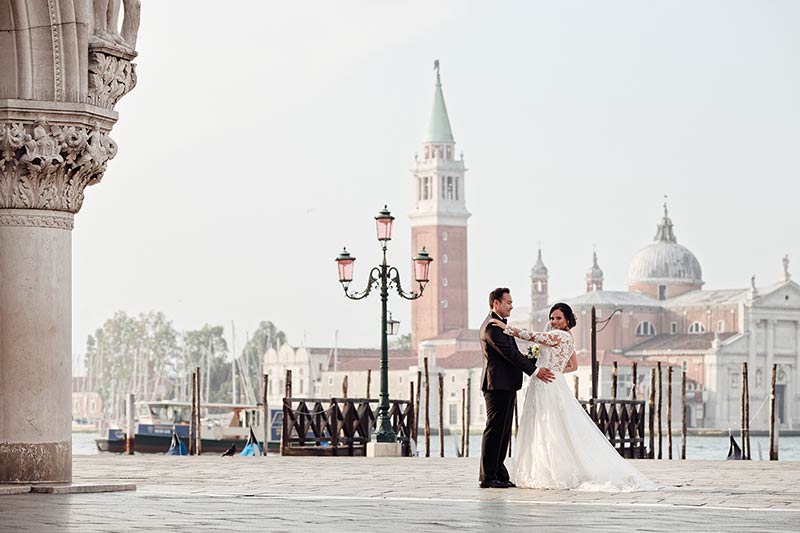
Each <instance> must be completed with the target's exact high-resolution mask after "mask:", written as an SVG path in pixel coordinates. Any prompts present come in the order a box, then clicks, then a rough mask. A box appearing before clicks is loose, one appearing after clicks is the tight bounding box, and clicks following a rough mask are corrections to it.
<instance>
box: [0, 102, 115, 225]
mask: <svg viewBox="0 0 800 533" xmlns="http://www.w3.org/2000/svg"><path fill="white" fill-rule="evenodd" d="M116 154H117V144H116V143H115V142H114V140H113V139H112V138H111V137H109V135H108V133H106V132H103V131H101V130H100V125H99V123H97V122H95V123H94V126H91V127H87V126H84V125H70V124H67V125H62V124H55V123H50V122H48V120H46V119H45V118H39V119H38V120H36V121H35V122H33V123H30V122H11V121H8V122H0V209H2V208H5V209H44V210H50V211H67V212H69V213H77V212H78V211H79V210H80V208H81V206H82V205H83V190H84V189H85V188H86V187H87V186H89V185H94V184H95V183H98V182H99V181H100V179H101V178H102V177H103V173H104V172H105V170H106V165H107V163H108V161H109V160H111V159H112V158H113V157H114V156H115V155H116Z"/></svg>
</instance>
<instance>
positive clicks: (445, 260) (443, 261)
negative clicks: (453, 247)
mask: <svg viewBox="0 0 800 533" xmlns="http://www.w3.org/2000/svg"><path fill="white" fill-rule="evenodd" d="M442 263H447V254H444V255H443V256H442Z"/></svg>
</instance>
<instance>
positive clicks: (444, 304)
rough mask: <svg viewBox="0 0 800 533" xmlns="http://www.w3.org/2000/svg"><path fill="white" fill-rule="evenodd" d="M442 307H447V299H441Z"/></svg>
mask: <svg viewBox="0 0 800 533" xmlns="http://www.w3.org/2000/svg"><path fill="white" fill-rule="evenodd" d="M442 307H443V308H444V309H447V300H442Z"/></svg>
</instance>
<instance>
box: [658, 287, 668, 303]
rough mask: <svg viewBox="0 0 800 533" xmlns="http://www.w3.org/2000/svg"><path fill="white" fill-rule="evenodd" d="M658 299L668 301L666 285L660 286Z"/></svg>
mask: <svg viewBox="0 0 800 533" xmlns="http://www.w3.org/2000/svg"><path fill="white" fill-rule="evenodd" d="M658 299H659V300H666V299H667V286H666V285H659V286H658Z"/></svg>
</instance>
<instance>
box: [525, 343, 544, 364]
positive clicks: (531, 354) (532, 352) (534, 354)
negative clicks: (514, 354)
mask: <svg viewBox="0 0 800 533" xmlns="http://www.w3.org/2000/svg"><path fill="white" fill-rule="evenodd" d="M540 353H541V352H540V351H539V345H538V344H534V345H533V346H528V353H527V354H526V356H527V357H528V359H530V360H531V361H534V360H536V358H538V357H539V354H540Z"/></svg>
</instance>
